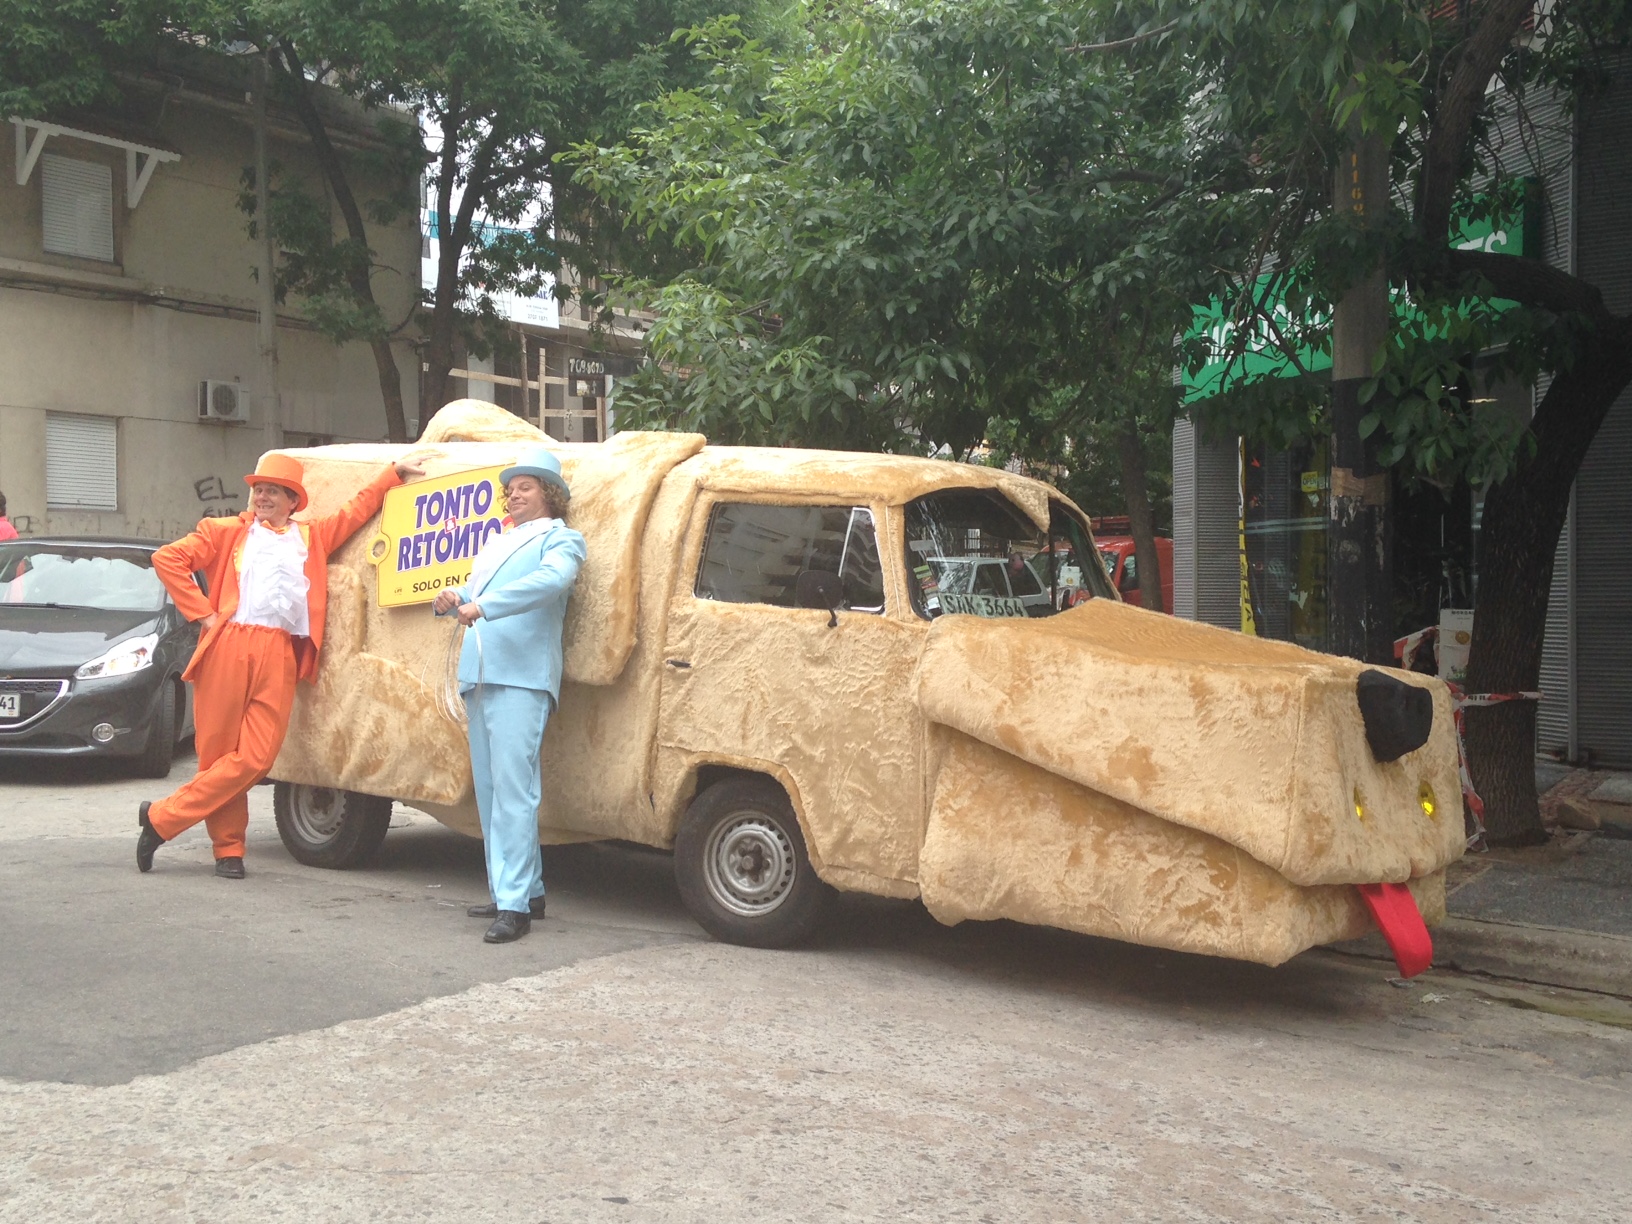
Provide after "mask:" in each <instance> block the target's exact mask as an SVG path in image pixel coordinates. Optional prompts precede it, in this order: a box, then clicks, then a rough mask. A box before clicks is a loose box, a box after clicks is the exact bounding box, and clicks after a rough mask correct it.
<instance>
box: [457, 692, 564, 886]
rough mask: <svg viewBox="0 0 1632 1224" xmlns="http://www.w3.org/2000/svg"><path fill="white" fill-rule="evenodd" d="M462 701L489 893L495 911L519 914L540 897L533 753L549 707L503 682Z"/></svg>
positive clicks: (542, 697) (538, 696) (545, 699)
mask: <svg viewBox="0 0 1632 1224" xmlns="http://www.w3.org/2000/svg"><path fill="white" fill-rule="evenodd" d="M464 698H465V712H466V713H467V714H468V715H469V718H470V772H471V776H472V780H473V781H474V783H475V786H476V810H477V811H478V812H479V813H480V814H481V818H482V849H483V850H484V851H485V852H486V854H487V887H488V891H489V892H490V893H491V894H492V896H493V902H494V904H496V905H497V906H498V907H499V908H500V909H501V910H512V911H514V912H516V913H522V914H525V913H526V912H527V903H528V901H529V900H530V899H531V898H533V897H542V896H543V895H544V860H543V856H542V855H540V854H539V850H538V803H539V799H540V798H541V789H540V788H541V784H540V781H539V773H538V751H539V747H540V745H542V744H543V742H544V727H545V724H547V723H548V722H549V720H550V709H551V707H552V705H553V704H554V703H553V701H552V699H551V697H550V695H549V694H548V693H546V692H544V691H543V690H541V689H528V688H515V687H513V686H511V685H508V684H478V685H476V686H475V687H474V688H469V689H466V690H465V692H464Z"/></svg>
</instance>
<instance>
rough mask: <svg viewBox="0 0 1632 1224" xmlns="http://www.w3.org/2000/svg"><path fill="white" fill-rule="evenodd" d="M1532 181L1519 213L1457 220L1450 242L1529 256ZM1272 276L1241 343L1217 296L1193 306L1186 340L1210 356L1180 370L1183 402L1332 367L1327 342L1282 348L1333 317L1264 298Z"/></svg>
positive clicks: (1326, 326)
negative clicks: (1299, 314) (1200, 344)
mask: <svg viewBox="0 0 1632 1224" xmlns="http://www.w3.org/2000/svg"><path fill="white" fill-rule="evenodd" d="M1536 186H1537V185H1536V184H1535V183H1534V182H1533V181H1531V180H1527V181H1526V190H1525V193H1524V206H1523V208H1522V209H1521V211H1520V215H1519V216H1517V217H1514V218H1510V219H1508V220H1493V219H1490V218H1486V219H1484V220H1480V221H1462V222H1460V223H1459V224H1458V225H1457V237H1456V239H1455V240H1454V242H1453V244H1452V245H1454V246H1455V247H1456V248H1457V249H1458V250H1462V251H1473V250H1478V251H1488V252H1490V253H1491V254H1494V255H1528V254H1531V253H1533V252H1539V251H1540V249H1541V242H1540V238H1541V236H1540V233H1539V223H1540V218H1541V209H1540V207H1539V204H1540V200H1539V196H1538V192H1537V190H1536ZM1273 279H1274V274H1273V273H1269V274H1266V275H1264V276H1261V277H1259V278H1258V280H1257V281H1256V282H1255V284H1254V285H1253V291H1254V293H1255V294H1257V296H1258V299H1259V301H1260V302H1261V303H1262V309H1261V313H1260V314H1258V315H1257V316H1255V317H1254V318H1253V321H1252V330H1251V332H1250V334H1249V335H1248V337H1247V340H1246V343H1245V344H1241V343H1240V341H1239V339H1238V333H1237V329H1238V327H1239V324H1237V323H1236V321H1235V320H1234V319H1231V318H1226V317H1225V315H1224V305H1223V303H1222V302H1220V301H1219V300H1218V299H1217V298H1214V299H1213V300H1212V301H1210V302H1208V303H1207V305H1205V306H1197V307H1195V308H1194V316H1193V319H1192V322H1191V324H1190V330H1189V332H1188V333H1187V334H1186V335H1185V340H1186V341H1193V340H1196V339H1198V338H1201V339H1205V341H1206V344H1207V350H1208V352H1209V353H1211V354H1213V357H1212V359H1211V360H1210V361H1208V362H1207V364H1206V365H1204V366H1202V367H1201V368H1200V369H1199V370H1196V371H1195V372H1194V373H1192V372H1191V371H1190V370H1189V369H1185V370H1184V402H1185V403H1187V404H1190V403H1194V402H1195V401H1197V400H1203V399H1210V398H1211V397H1213V396H1215V395H1217V394H1218V393H1219V392H1220V390H1222V389H1223V387H1224V386H1225V385H1226V383H1229V384H1231V385H1239V384H1240V383H1242V382H1257V381H1258V380H1259V379H1263V378H1296V377H1298V375H1299V372H1300V371H1299V369H1298V366H1300V365H1301V366H1302V367H1303V369H1304V370H1306V371H1307V372H1309V373H1310V374H1318V373H1320V372H1321V371H1322V370H1329V369H1331V368H1332V354H1331V349H1330V347H1329V346H1327V345H1325V344H1322V345H1321V346H1319V347H1315V346H1313V345H1307V344H1302V343H1296V342H1293V343H1292V351H1293V352H1294V353H1296V354H1297V361H1296V362H1295V363H1294V362H1293V360H1292V359H1291V358H1290V357H1288V356H1287V354H1286V350H1285V349H1284V348H1283V347H1282V343H1281V341H1282V340H1286V341H1289V342H1291V340H1292V337H1294V336H1296V335H1297V334H1298V333H1299V332H1304V333H1307V332H1308V331H1309V330H1310V329H1311V328H1312V329H1313V330H1315V331H1317V332H1319V333H1321V334H1323V335H1327V336H1329V335H1330V333H1331V319H1330V318H1329V317H1328V315H1327V314H1326V313H1325V312H1324V311H1322V312H1317V313H1316V314H1313V315H1311V316H1309V317H1308V318H1307V319H1298V318H1296V317H1294V316H1293V314H1292V312H1291V310H1290V309H1289V308H1288V307H1287V305H1286V302H1285V301H1284V300H1281V299H1279V298H1276V299H1274V300H1270V301H1265V300H1264V295H1265V294H1266V293H1267V292H1268V287H1269V284H1270V282H1271V281H1272V280H1273ZM1393 297H1394V314H1395V317H1396V319H1399V320H1401V321H1402V322H1403V321H1405V320H1408V319H1409V318H1410V317H1411V315H1412V313H1413V312H1412V310H1411V307H1410V304H1409V303H1408V302H1406V301H1405V300H1404V299H1403V297H1402V295H1401V294H1400V293H1399V291H1398V290H1396V291H1395V292H1394V294H1393ZM1277 333H1278V334H1277ZM1237 346H1239V347H1240V349H1241V351H1240V352H1239V353H1236V355H1235V358H1234V360H1230V359H1229V355H1230V353H1231V352H1232V351H1234V350H1235V349H1236V347H1237Z"/></svg>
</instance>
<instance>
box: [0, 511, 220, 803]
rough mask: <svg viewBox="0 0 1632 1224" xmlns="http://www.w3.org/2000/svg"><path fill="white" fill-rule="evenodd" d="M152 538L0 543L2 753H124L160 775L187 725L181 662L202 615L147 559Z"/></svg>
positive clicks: (186, 692) (140, 767) (141, 768)
mask: <svg viewBox="0 0 1632 1224" xmlns="http://www.w3.org/2000/svg"><path fill="white" fill-rule="evenodd" d="M159 544H160V542H159V541H157V540H119V539H89V538H87V539H73V538H66V537H58V538H38V539H19V540H10V541H7V542H6V543H3V544H0V758H6V757H16V756H51V757H123V758H127V759H129V760H131V761H132V763H133V764H134V765H135V766H136V768H137V769H138V770H139V771H140V772H141V773H142V774H144V775H146V776H148V777H155V778H158V777H163V776H164V775H165V774H166V773H168V772H169V770H170V760H171V757H172V755H173V754H174V751H175V746H176V743H177V741H178V740H181V739H184V738H185V737H186V736H188V735H190V734H192V708H191V706H192V702H191V700H190V697H189V686H188V685H186V684H183V683H182V680H181V673H182V671H183V670H185V669H186V667H187V660H188V659H190V658H191V657H192V653H193V648H194V647H195V646H196V645H197V644H198V627H197V626H196V625H194V624H191V623H189V622H188V621H187V620H186V619H185V618H184V617H183V616H182V615H181V613H180V612H179V611H178V610H177V609H176V606H175V604H173V603H172V602H171V601H170V596H169V594H168V593H167V592H166V591H165V589H164V586H163V584H162V583H161V582H160V581H159V576H158V574H157V573H155V572H154V569H153V552H154V550H155V549H157V548H158V547H159Z"/></svg>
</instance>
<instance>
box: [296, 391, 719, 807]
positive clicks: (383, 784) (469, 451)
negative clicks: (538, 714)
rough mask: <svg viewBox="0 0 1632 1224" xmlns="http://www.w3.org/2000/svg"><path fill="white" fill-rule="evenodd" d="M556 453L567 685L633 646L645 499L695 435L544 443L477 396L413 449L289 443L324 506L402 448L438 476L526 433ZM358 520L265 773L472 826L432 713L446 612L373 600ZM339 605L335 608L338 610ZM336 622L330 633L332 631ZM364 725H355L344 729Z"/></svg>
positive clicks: (505, 459)
mask: <svg viewBox="0 0 1632 1224" xmlns="http://www.w3.org/2000/svg"><path fill="white" fill-rule="evenodd" d="M541 442H542V443H544V444H546V445H548V446H549V447H550V448H551V449H552V450H554V451H555V452H556V453H557V454H558V455H560V457H561V465H562V471H563V474H564V475H565V477H566V479H567V482H568V484H569V485H571V487H572V490H573V499H572V507H571V509H570V510H569V511H568V514H567V521H568V523H569V525H571V526H572V527H574V528H576V529H577V530H579V531H581V532H583V533H584V537H585V540H586V546H587V549H588V553H589V559H588V561H587V562H586V564H585V566H584V569H583V571H582V573H581V574H580V575H579V579H578V583H577V586H576V587H575V588H574V592H573V598H572V603H571V605H570V608H569V612H568V616H567V624H566V632H565V638H566V659H565V671H566V678H567V680H568V681H569V682H571V683H574V684H580V685H600V686H605V685H610V684H612V683H613V682H614V681H615V680H617V678H618V676H619V674H620V673H621V672H622V671H623V668H624V665H625V663H626V662H627V660H628V658H629V655H630V654H631V653H632V651H633V650H634V645H635V634H636V624H635V620H636V612H637V609H638V607H639V584H640V576H641V572H642V567H641V566H640V565H639V563H638V555H639V549H640V542H641V538H642V535H643V533H644V530H645V526H646V519H647V516H648V512H649V511H650V508H651V504H652V501H653V500H654V499H655V498H656V496H657V493H658V490H659V489H660V488H661V487H662V483H663V479H664V477H665V476H666V475H667V474H668V472H669V471H670V470H671V469H672V468H673V467H674V466H675V465H676V464H678V463H681V462H683V461H684V460H685V459H686V458H688V457H689V456H690V455H692V454H694V453H696V452H697V451H698V450H701V449H702V446H703V439H702V437H701V436H699V435H696V434H661V433H624V434H619V435H617V436H616V437H614V438H613V439H612V440H610V441H608V442H606V443H603V444H598V445H597V444H588V445H584V444H578V445H573V444H567V443H557V442H553V441H551V440H549V439H547V438H545V437H544V435H543V434H541V433H540V432H539V431H538V430H536V429H534V428H533V427H532V426H530V425H528V424H527V423H526V422H525V421H522V420H520V419H519V418H518V417H515V416H514V415H512V414H511V413H508V412H505V411H504V410H503V409H500V408H496V407H494V406H493V405H492V404H484V403H481V402H480V401H474V400H462V401H457V402H455V403H453V404H450V405H448V407H446V408H444V409H443V410H442V411H441V412H440V413H438V414H437V415H436V416H435V417H433V418H432V420H431V421H430V422H429V423H428V425H427V428H426V430H425V435H424V438H423V439H422V440H421V442H420V443H419V444H416V445H415V446H413V447H405V446H391V445H350V446H326V447H317V448H314V449H311V450H298V451H290V452H288V453H289V454H292V455H294V456H295V457H296V458H298V459H299V460H300V461H301V463H302V465H303V466H304V468H305V483H306V488H307V492H308V493H309V495H310V497H311V506H310V508H309V510H307V511H305V512H303V513H309V514H324V513H327V512H328V511H330V510H332V509H334V508H335V507H337V506H339V505H340V504H341V503H342V502H344V501H345V500H346V498H348V497H350V496H351V495H352V494H353V493H354V492H356V490H357V489H358V488H359V487H360V486H361V485H362V484H363V483H364V482H365V481H366V480H367V479H368V478H369V477H370V476H372V474H373V473H374V472H376V471H378V470H379V468H380V466H381V465H383V464H385V463H388V462H394V461H396V460H398V459H400V458H402V457H403V456H404V455H405V454H407V453H409V452H410V451H413V452H417V453H419V454H421V455H424V456H426V458H425V459H424V461H423V462H422V463H421V466H422V467H424V468H425V469H426V472H427V474H429V475H433V476H434V475H441V474H444V473H448V472H456V471H461V470H467V469H471V468H479V467H487V466H491V465H494V464H508V463H511V462H513V461H514V460H515V458H516V457H517V455H518V454H520V452H521V451H523V450H525V449H526V448H527V447H529V446H532V445H537V444H539V443H541ZM372 535H373V531H372V529H371V528H364V529H363V530H362V531H360V532H358V533H357V535H355V536H354V537H352V539H351V541H350V542H349V543H348V544H346V545H345V547H344V548H342V549H341V550H340V551H339V552H337V553H336V554H335V556H334V558H333V563H332V564H331V565H330V567H329V583H330V591H331V596H330V599H331V606H330V611H329V618H330V620H329V628H328V633H329V635H330V637H329V641H328V643H327V644H326V647H325V649H324V652H323V659H322V665H321V670H320V672H319V677H318V683H317V685H316V686H305V685H302V686H301V688H300V691H299V692H298V693H297V695H296V702H295V713H294V717H293V719H292V720H291V723H290V729H289V735H288V736H287V738H286V739H285V742H284V748H283V751H282V752H281V753H280V754H279V757H278V761H277V763H276V765H275V766H274V768H273V776H275V777H278V778H281V779H284V780H287V781H293V782H309V783H312V784H314V785H324V786H340V787H344V788H346V789H348V790H359V791H363V792H365V793H368V794H379V795H390V796H393V797H396V798H401V799H405V800H409V801H412V802H423V803H426V804H428V805H431V806H433V807H435V808H436V809H437V814H438V815H439V816H445V818H447V819H448V822H449V823H450V824H452V825H454V827H457V828H461V829H463V830H464V831H467V832H474V831H475V830H476V828H477V825H476V821H475V809H474V805H473V803H472V802H471V799H470V764H469V754H468V751H467V749H466V746H465V743H464V735H463V732H462V731H461V730H460V729H459V728H458V727H457V726H456V725H454V724H452V723H450V722H447V721H446V720H445V719H442V718H440V717H439V716H438V715H437V714H436V712H435V701H434V698H433V693H434V691H435V687H436V686H437V685H439V684H440V683H441V681H442V676H443V671H444V667H445V665H446V660H447V655H448V648H449V641H450V639H451V636H452V634H453V625H452V622H451V621H450V620H448V619H441V620H438V619H437V618H435V617H433V616H432V615H431V612H430V608H429V605H423V606H414V607H407V608H381V607H379V606H378V604H377V603H376V601H375V598H374V592H375V583H376V574H375V570H374V566H373V564H372V563H371V562H370V561H369V560H368V555H367V553H368V547H369V544H370V541H371V538H372ZM342 605H346V607H345V608H342ZM337 629H338V630H341V632H336V630H337ZM359 727H365V728H367V733H366V734H359V733H358V731H357V728H359Z"/></svg>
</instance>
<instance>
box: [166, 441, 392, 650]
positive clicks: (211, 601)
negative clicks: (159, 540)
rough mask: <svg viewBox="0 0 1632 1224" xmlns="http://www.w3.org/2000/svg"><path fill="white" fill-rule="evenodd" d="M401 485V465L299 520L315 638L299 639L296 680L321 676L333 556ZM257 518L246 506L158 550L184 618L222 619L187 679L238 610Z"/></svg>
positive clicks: (204, 641)
mask: <svg viewBox="0 0 1632 1224" xmlns="http://www.w3.org/2000/svg"><path fill="white" fill-rule="evenodd" d="M401 483H402V480H401V479H400V478H399V477H398V476H397V470H396V468H395V467H394V466H393V467H388V468H386V469H385V471H383V472H381V473H380V474H379V475H378V476H376V477H375V478H374V479H373V480H372V481H370V482H369V483H368V485H367V486H365V487H364V488H363V489H362V491H361V492H359V493H358V494H357V495H356V496H355V497H353V498H352V499H351V500H350V501H348V502H347V503H346V504H345V505H343V506H341V507H340V509H338V510H336V511H335V512H334V513H333V514H327V515H324V516H323V517H322V518H315V519H310V520H307V519H303V518H296V519H294V520H293V521H295V522H298V523H300V524H301V525H302V527H304V528H305V532H304V534H305V536H306V578H307V580H308V582H310V584H311V586H310V589H309V590H308V591H307V592H306V613H307V619H308V620H309V621H310V623H311V629H312V636H311V637H310V638H296V639H295V664H296V666H295V675H296V678H298V679H300V680H305V681H307V682H310V681H312V680H313V679H315V678H316V676H317V660H318V653H319V652H320V651H321V650H322V649H323V613H324V611H325V610H326V609H327V608H328V604H329V554H330V553H332V552H334V550H335V549H337V548H339V547H340V546H341V545H342V544H344V543H345V542H346V541H347V540H348V539H350V538H351V537H352V535H353V534H354V533H355V532H356V531H357V529H358V528H359V527H361V526H362V525H363V524H364V523H366V522H368V520H369V519H371V518H373V517H374V516H375V514H377V513H379V509H380V505H381V503H382V502H384V501H385V493H386V490H387V489H392V488H395V487H396V486H397V485H399V484H401ZM254 521H255V512H254V511H253V510H245V511H243V513H241V514H239V515H238V516H237V517H236V518H207V519H204V520H203V521H202V522H200V523H199V525H198V527H197V529H196V530H195V531H193V533H192V534H191V535H187V536H183V537H182V538H181V539H179V540H177V541H175V542H174V543H173V544H166V545H165V546H164V547H163V548H161V549H159V550H158V551H157V552H155V553H154V554H153V568H154V569H155V570H156V571H158V575H159V579H160V581H162V582H163V583H164V585H165V587H166V589H168V590H169V592H170V597H171V598H172V599H174V600H175V601H176V607H177V608H178V609H180V611H181V614H182V615H183V616H185V617H186V618H187V619H188V620H190V621H196V620H202V619H203V618H204V617H206V616H208V615H209V614H210V613H211V612H214V613H215V614H216V617H217V619H216V622H215V625H214V626H213V627H212V628H210V629H209V630H207V631H206V632H205V633H204V635H203V636H202V637H201V638H200V639H199V642H198V649H197V650H195V651H193V658H192V661H191V662H189V663H188V664H187V670H186V671H185V672H183V673H182V676H181V678H182V679H183V680H191V679H193V677H194V675H195V673H196V672H197V670H198V664H199V660H200V659H202V658H203V657H204V655H205V652H206V651H208V650H209V648H210V646H211V644H212V643H213V642H214V641H215V635H216V634H217V633H218V632H220V629H221V626H222V625H224V624H226V623H227V622H228V621H230V620H231V619H232V614H233V613H234V612H236V611H237V610H238V560H237V558H238V551H239V549H240V548H241V547H242V546H243V543H244V540H245V538H246V537H247V536H248V535H249V528H250V525H251V524H252V523H253V522H254ZM199 571H202V572H203V574H204V577H205V579H206V581H207V582H208V584H209V592H210V593H209V594H208V595H207V596H206V595H205V594H204V592H203V591H201V590H199V589H198V583H197V581H195V580H194V578H193V574H194V573H196V572H199Z"/></svg>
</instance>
